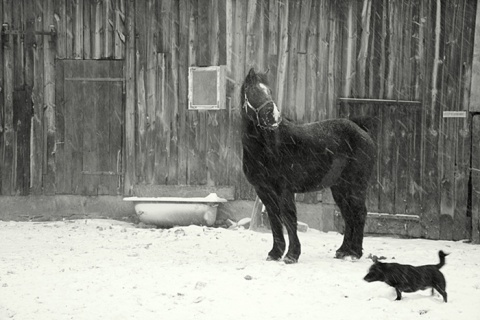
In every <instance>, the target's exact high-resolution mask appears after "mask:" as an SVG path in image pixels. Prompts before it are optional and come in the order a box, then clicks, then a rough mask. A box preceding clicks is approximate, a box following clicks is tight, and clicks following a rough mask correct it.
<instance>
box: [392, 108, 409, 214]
mask: <svg viewBox="0 0 480 320" xmlns="http://www.w3.org/2000/svg"><path fill="white" fill-rule="evenodd" d="M407 108H409V107H408V106H407V107H401V106H396V107H395V111H394V113H393V115H392V116H393V118H394V119H395V122H394V128H393V130H394V131H395V139H393V141H392V142H393V143H394V145H395V151H394V152H395V154H394V155H395V158H394V159H393V161H394V162H393V180H394V181H395V189H394V193H395V196H394V201H395V202H394V204H393V206H394V208H395V213H396V214H408V206H409V204H408V202H407V192H408V163H409V160H410V158H411V156H412V155H411V154H410V153H409V151H410V149H409V148H408V143H409V134H408V133H409V132H411V125H410V121H409V118H408V113H407Z"/></svg>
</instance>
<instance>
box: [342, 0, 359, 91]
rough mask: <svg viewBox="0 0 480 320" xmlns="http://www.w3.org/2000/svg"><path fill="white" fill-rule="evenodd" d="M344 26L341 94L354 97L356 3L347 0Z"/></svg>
mask: <svg viewBox="0 0 480 320" xmlns="http://www.w3.org/2000/svg"><path fill="white" fill-rule="evenodd" d="M345 11H346V12H345V20H346V27H345V28H344V29H343V33H344V34H343V44H342V45H343V48H344V50H345V54H344V62H343V66H344V67H343V68H344V71H343V72H342V73H343V76H342V86H343V88H342V96H343V97H346V98H348V97H356V96H357V92H356V88H355V86H356V83H355V71H356V61H357V55H356V52H357V18H356V13H357V3H356V2H355V1H349V2H348V4H346V8H345Z"/></svg>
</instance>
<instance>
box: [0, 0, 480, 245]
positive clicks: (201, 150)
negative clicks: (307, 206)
mask: <svg viewBox="0 0 480 320" xmlns="http://www.w3.org/2000/svg"><path fill="white" fill-rule="evenodd" d="M476 9H477V1H475V0H451V1H445V0H425V1H423V0H422V1H420V0H375V1H373V0H342V1H330V0H303V1H300V0H248V1H247V0H245V1H244V0H225V1H216V0H144V1H140V0H136V1H135V0H84V1H69V0H1V1H0V17H2V21H3V23H8V24H9V26H10V28H11V29H15V30H23V31H24V35H23V36H16V35H10V36H9V37H2V45H1V46H0V56H1V59H0V62H1V63H0V88H1V90H0V101H1V102H2V103H1V109H0V110H1V112H0V124H1V127H0V159H2V160H1V163H0V167H1V189H0V192H1V193H0V194H2V195H19V194H55V193H57V192H58V190H57V186H56V181H58V180H59V179H62V177H58V175H59V174H60V172H63V171H62V170H56V168H57V166H62V165H65V164H62V163H61V158H60V156H59V155H58V153H57V150H60V148H61V143H59V142H61V141H60V140H59V139H60V137H61V136H62V135H61V133H59V132H58V130H59V126H58V123H57V121H56V117H57V116H58V114H56V112H57V110H56V105H55V93H56V92H55V90H56V85H57V84H56V81H55V65H56V63H55V61H56V60H58V59H85V60H89V59H94V60H97V59H100V60H101V59H119V60H122V61H123V62H124V74H125V84H124V87H125V89H124V90H125V95H124V96H125V99H124V107H125V118H124V123H123V125H124V127H125V137H124V150H123V160H124V161H123V163H122V169H123V171H124V172H125V174H124V177H123V193H124V194H125V195H128V194H131V193H132V190H133V187H134V186H135V185H139V184H140V185H204V186H234V187H235V193H236V194H235V195H236V198H237V199H252V198H253V197H254V196H255V194H254V191H253V189H252V188H251V186H250V185H249V184H248V182H247V181H246V180H245V178H244V176H243V173H242V170H241V142H240V132H239V118H240V116H239V110H240V108H239V98H240V97H239V92H240V86H241V83H242V81H243V78H244V76H245V74H246V72H247V71H248V69H249V68H250V67H255V68H257V69H258V70H267V69H268V70H269V74H270V81H271V86H272V87H273V90H274V93H275V97H276V101H277V103H278V105H279V107H280V108H281V109H282V112H283V113H284V114H285V115H286V116H288V117H290V118H293V119H295V120H297V121H299V122H309V121H315V120H320V119H328V118H332V117H336V116H348V115H352V114H353V115H355V114H356V113H358V114H360V115H367V116H372V117H374V118H375V119H377V120H378V121H377V122H378V127H377V128H376V129H375V131H373V135H374V138H375V139H376V141H377V144H378V145H379V148H378V161H377V166H376V169H377V170H376V172H375V175H374V177H373V178H372V182H373V184H372V188H371V190H370V192H369V211H374V212H375V211H377V212H387V213H396V214H399V213H403V214H419V215H420V216H421V220H422V224H423V226H424V227H425V228H424V229H425V236H426V237H429V238H454V239H461V238H464V237H466V236H468V230H467V229H466V228H465V227H464V226H465V225H466V223H467V220H468V217H467V216H466V212H467V203H468V201H467V199H468V192H467V191H468V178H469V170H468V169H469V165H470V163H469V161H470V136H471V135H470V127H469V121H470V118H469V117H467V118H443V117H442V114H443V111H460V110H464V111H468V108H469V104H468V97H469V94H470V81H471V72H472V50H473V49H472V48H473V39H474V32H473V31H474V27H475V13H476ZM50 25H54V26H55V28H56V31H57V35H56V37H55V38H52V37H50V36H49V35H36V34H35V33H34V32H38V31H48V30H50ZM208 65H226V66H227V77H228V81H227V108H226V110H220V111H188V110H187V80H188V79H187V74H188V73H187V72H188V67H189V66H208ZM340 97H349V98H371V99H392V100H397V99H399V100H416V101H420V102H421V107H407V106H401V107H400V106H395V105H393V104H391V105H381V106H379V105H368V104H365V105H360V106H358V105H356V106H353V105H350V106H346V110H343V111H342V107H341V106H339V104H337V101H338V98H340ZM29 119H30V121H29ZM60 129H61V128H60ZM298 200H300V201H305V202H311V203H316V202H318V201H322V194H317V193H312V194H307V195H300V196H299V197H298Z"/></svg>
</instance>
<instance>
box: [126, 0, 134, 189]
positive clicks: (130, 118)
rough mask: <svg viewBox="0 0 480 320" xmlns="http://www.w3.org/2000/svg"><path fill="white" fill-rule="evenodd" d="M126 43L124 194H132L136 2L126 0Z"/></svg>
mask: <svg viewBox="0 0 480 320" xmlns="http://www.w3.org/2000/svg"><path fill="white" fill-rule="evenodd" d="M126 5H127V6H126V16H125V21H126V22H125V27H126V34H127V37H126V40H125V41H126V43H125V78H126V79H125V80H126V83H125V154H124V156H123V159H125V164H124V165H123V170H124V172H125V174H124V191H123V194H124V195H131V194H132V190H133V185H134V184H135V183H136V171H135V169H136V168H135V163H136V156H135V98H136V97H135V74H136V73H135V15H134V12H135V3H134V2H133V1H127V2H126Z"/></svg>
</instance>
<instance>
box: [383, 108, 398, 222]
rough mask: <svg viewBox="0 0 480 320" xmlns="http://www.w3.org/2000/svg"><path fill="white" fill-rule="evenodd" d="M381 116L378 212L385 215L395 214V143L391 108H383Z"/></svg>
mask: <svg viewBox="0 0 480 320" xmlns="http://www.w3.org/2000/svg"><path fill="white" fill-rule="evenodd" d="M381 114H382V144H381V146H380V145H379V147H381V149H382V154H381V157H379V161H381V169H380V179H379V181H380V184H381V190H380V202H379V209H380V212H385V213H392V214H393V213H395V207H394V203H395V198H394V192H395V184H394V183H395V182H394V178H395V177H394V176H393V174H392V170H393V161H394V156H395V154H394V150H395V149H394V141H395V131H394V122H393V119H394V118H393V114H394V112H393V107H392V106H384V107H383V108H382V111H381Z"/></svg>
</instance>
